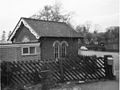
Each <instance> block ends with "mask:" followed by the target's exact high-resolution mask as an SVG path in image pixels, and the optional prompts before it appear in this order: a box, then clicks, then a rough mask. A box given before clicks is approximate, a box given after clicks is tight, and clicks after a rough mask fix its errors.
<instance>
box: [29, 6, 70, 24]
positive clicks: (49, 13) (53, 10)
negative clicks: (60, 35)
mask: <svg viewBox="0 0 120 90" xmlns="http://www.w3.org/2000/svg"><path fill="white" fill-rule="evenodd" d="M60 10H61V7H60V5H59V4H55V5H53V6H50V5H46V6H44V8H43V10H41V11H40V12H38V14H34V15H32V16H31V18H35V19H40V20H47V21H57V22H66V23H67V22H69V20H70V18H71V17H70V16H71V15H70V14H61V12H60Z"/></svg>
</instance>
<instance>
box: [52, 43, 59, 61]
mask: <svg viewBox="0 0 120 90" xmlns="http://www.w3.org/2000/svg"><path fill="white" fill-rule="evenodd" d="M56 44H58V52H57V55H58V57H56V50H55V49H56V47H55V46H56ZM53 47H54V58H55V59H58V58H60V42H59V41H55V42H54V43H53Z"/></svg>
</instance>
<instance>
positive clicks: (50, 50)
mask: <svg viewBox="0 0 120 90" xmlns="http://www.w3.org/2000/svg"><path fill="white" fill-rule="evenodd" d="M56 40H57V41H60V42H61V41H67V43H68V47H67V56H69V55H70V56H72V55H77V54H78V39H77V38H50V37H48V38H41V41H40V42H41V58H42V60H43V59H55V57H54V47H53V43H54V42H55V41H56Z"/></svg>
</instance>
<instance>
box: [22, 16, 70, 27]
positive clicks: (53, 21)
mask: <svg viewBox="0 0 120 90" xmlns="http://www.w3.org/2000/svg"><path fill="white" fill-rule="evenodd" d="M21 19H29V20H35V21H42V22H53V23H61V24H67V23H66V22H58V21H50V20H42V19H35V18H26V17H21ZM67 25H68V24H67Z"/></svg>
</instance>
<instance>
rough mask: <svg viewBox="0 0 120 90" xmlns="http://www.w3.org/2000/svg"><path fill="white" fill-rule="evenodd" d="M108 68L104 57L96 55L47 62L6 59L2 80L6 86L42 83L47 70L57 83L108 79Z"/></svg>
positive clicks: (3, 64)
mask: <svg viewBox="0 0 120 90" xmlns="http://www.w3.org/2000/svg"><path fill="white" fill-rule="evenodd" d="M106 68H107V67H106V63H105V60H104V58H102V57H96V56H77V57H76V59H74V57H71V58H66V59H59V60H58V61H53V60H48V61H46V62H42V61H40V60H33V61H17V62H15V61H13V62H5V61H4V62H2V63H1V82H2V84H4V85H6V86H7V85H27V84H31V85H32V84H36V83H41V82H42V81H43V80H44V79H45V78H44V77H46V76H45V73H46V72H47V74H49V75H48V76H50V75H51V76H52V80H53V81H55V82H56V83H59V82H67V81H89V80H91V81H92V80H100V79H106V76H107V75H106ZM48 72H49V73H48ZM48 78H49V77H48ZM50 78H51V77H50Z"/></svg>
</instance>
